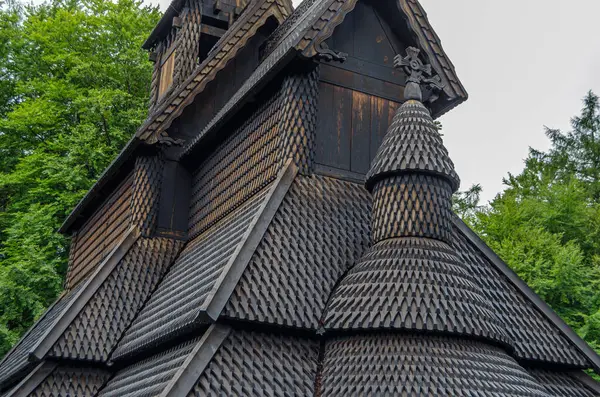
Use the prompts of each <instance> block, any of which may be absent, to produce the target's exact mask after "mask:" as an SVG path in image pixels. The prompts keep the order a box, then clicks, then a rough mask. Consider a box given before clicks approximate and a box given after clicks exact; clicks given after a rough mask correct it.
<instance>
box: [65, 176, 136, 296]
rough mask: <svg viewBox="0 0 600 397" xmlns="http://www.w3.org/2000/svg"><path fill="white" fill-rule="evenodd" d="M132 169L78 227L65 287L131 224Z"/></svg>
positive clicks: (95, 263) (102, 255)
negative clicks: (93, 212) (92, 213)
mask: <svg viewBox="0 0 600 397" xmlns="http://www.w3.org/2000/svg"><path fill="white" fill-rule="evenodd" d="M132 193H133V173H131V174H130V175H129V176H128V177H127V178H125V180H124V181H123V182H122V183H121V185H120V186H119V187H118V188H117V189H115V191H114V192H113V193H112V194H111V195H110V196H109V197H108V199H107V200H106V201H105V203H104V204H103V205H102V206H101V207H100V208H99V209H98V210H97V211H96V213H95V214H94V215H93V216H92V217H91V218H90V219H89V220H88V221H87V222H86V223H85V224H84V225H83V226H82V227H81V229H79V231H78V233H77V236H76V238H75V239H74V243H73V244H72V246H71V261H70V263H69V271H68V273H67V282H66V287H67V289H72V288H73V287H75V286H76V285H77V284H78V283H79V282H80V281H81V280H83V279H84V278H85V277H86V276H87V275H88V274H89V273H90V272H91V271H92V270H94V269H95V268H96V266H98V264H100V262H102V260H103V259H104V258H105V257H106V256H107V255H108V254H109V253H110V252H111V251H112V250H113V248H115V246H116V245H117V243H118V242H119V241H120V240H121V238H122V237H123V235H124V233H125V232H127V230H128V229H129V227H130V226H131V197H132Z"/></svg>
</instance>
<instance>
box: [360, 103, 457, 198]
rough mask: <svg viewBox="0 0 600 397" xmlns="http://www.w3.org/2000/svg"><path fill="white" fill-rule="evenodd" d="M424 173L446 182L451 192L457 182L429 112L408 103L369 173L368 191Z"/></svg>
mask: <svg viewBox="0 0 600 397" xmlns="http://www.w3.org/2000/svg"><path fill="white" fill-rule="evenodd" d="M408 173H424V174H432V175H437V176H440V177H442V178H445V179H446V180H447V181H448V182H449V183H450V185H451V186H452V189H453V190H457V189H458V186H459V184H460V179H459V177H458V175H457V174H456V171H455V170H454V163H453V162H452V160H450V156H449V155H448V150H447V149H446V147H444V144H443V142H442V137H441V136H440V134H439V132H438V131H437V128H436V125H435V123H434V121H433V119H432V118H431V114H430V113H429V110H427V108H426V107H425V106H424V105H423V103H421V102H419V101H417V100H408V101H406V102H405V103H404V104H403V105H402V106H400V108H399V110H398V111H397V112H396V115H395V116H394V121H393V122H392V125H391V126H390V128H389V130H388V133H387V135H386V136H385V138H384V140H383V143H382V144H381V147H380V149H379V151H378V152H377V155H376V157H375V159H374V160H373V164H372V165H371V169H370V171H369V173H368V174H367V187H368V188H369V189H372V188H373V186H374V184H375V183H377V181H380V180H381V179H383V178H386V177H387V176H390V175H401V174H408Z"/></svg>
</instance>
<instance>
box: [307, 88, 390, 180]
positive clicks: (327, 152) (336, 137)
mask: <svg viewBox="0 0 600 397" xmlns="http://www.w3.org/2000/svg"><path fill="white" fill-rule="evenodd" d="M320 93H321V97H320V99H319V109H320V110H319V118H318V126H317V139H316V150H315V162H316V164H317V165H321V166H323V167H325V168H327V169H330V170H331V171H332V172H335V171H336V170H339V171H349V172H350V173H353V174H360V175H364V174H366V173H367V172H368V171H369V167H370V164H371V161H372V160H373V158H374V157H375V154H376V153H377V149H378V148H379V146H380V145H381V142H382V140H383V137H384V136H385V134H386V132H387V130H388V127H389V125H390V124H391V122H392V120H393V118H394V113H395V111H396V109H397V108H398V106H399V104H398V103H397V102H394V101H390V100H388V99H384V98H381V97H377V96H375V95H369V94H365V93H362V92H359V91H356V90H352V89H349V88H345V87H340V86H336V85H333V84H329V83H326V82H321V83H320Z"/></svg>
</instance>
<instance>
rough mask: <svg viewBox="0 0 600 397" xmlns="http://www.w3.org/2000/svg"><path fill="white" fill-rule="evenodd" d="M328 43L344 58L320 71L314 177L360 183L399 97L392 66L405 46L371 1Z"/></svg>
mask: <svg viewBox="0 0 600 397" xmlns="http://www.w3.org/2000/svg"><path fill="white" fill-rule="evenodd" d="M327 43H328V45H329V46H330V47H331V48H332V49H333V50H335V51H342V52H344V53H346V54H348V57H347V60H346V61H345V62H343V63H339V62H331V63H323V64H322V67H321V76H320V79H321V83H320V98H319V107H320V111H319V116H318V126H317V139H316V153H315V160H316V165H317V167H316V168H317V172H321V173H325V174H330V175H337V176H342V177H348V178H350V179H354V180H362V179H363V178H364V175H365V174H366V173H367V172H368V170H369V167H370V164H371V161H372V160H373V158H374V157H375V154H376V153H377V149H378V148H379V146H380V144H381V142H382V140H383V137H384V136H385V134H386V132H387V129H388V127H389V125H390V124H391V122H392V119H393V117H394V113H395V111H396V109H397V108H398V106H399V103H400V102H401V101H402V98H403V95H404V85H405V76H404V73H403V72H402V71H401V70H398V69H395V68H394V66H393V63H394V56H395V55H396V54H399V53H403V51H404V48H405V45H404V43H402V42H401V40H399V39H398V36H397V35H396V34H395V33H394V32H393V30H392V29H391V27H390V26H389V25H388V24H387V23H386V21H385V18H383V16H382V15H380V14H379V13H378V12H377V10H376V8H375V7H373V4H372V3H371V2H359V3H357V5H356V8H355V10H354V11H353V12H352V13H350V14H349V15H347V16H346V19H345V20H344V22H343V23H342V24H341V25H340V26H339V27H338V28H336V30H335V32H334V34H333V36H332V37H331V38H330V39H328V41H327Z"/></svg>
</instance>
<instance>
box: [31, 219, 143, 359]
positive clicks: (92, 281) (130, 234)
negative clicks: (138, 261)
mask: <svg viewBox="0 0 600 397" xmlns="http://www.w3.org/2000/svg"><path fill="white" fill-rule="evenodd" d="M140 236H141V233H140V232H139V230H138V228H137V226H135V225H134V226H131V227H130V228H129V230H128V231H127V233H125V235H124V236H123V238H122V239H121V241H120V242H119V243H118V244H117V245H116V246H115V248H113V250H112V251H111V252H110V254H109V255H108V256H107V257H106V258H105V259H104V261H102V263H101V264H100V266H98V268H97V269H96V271H95V272H94V273H92V274H91V275H90V276H89V278H88V279H87V280H86V281H85V283H86V284H85V285H83V287H82V288H81V289H80V290H79V291H78V292H77V296H75V297H74V299H73V300H71V301H70V302H69V304H67V306H66V307H65V308H64V309H63V312H62V314H61V315H59V316H58V317H57V318H56V320H55V321H54V324H53V325H52V326H51V327H49V328H48V330H47V331H46V333H45V334H44V335H43V336H42V337H41V338H40V339H39V340H38V342H37V343H36V344H35V345H34V346H33V347H32V349H31V351H30V353H29V354H30V356H31V357H34V358H35V359H37V360H42V359H43V358H44V356H45V355H46V353H47V352H48V351H49V350H50V349H51V348H52V346H53V345H54V343H55V342H56V341H57V340H58V338H59V337H60V336H61V335H62V333H63V332H64V331H65V330H66V329H67V327H68V326H69V325H70V324H71V322H72V321H73V320H74V319H75V317H77V316H78V315H79V313H80V312H81V310H82V309H83V307H84V306H85V304H86V303H87V302H88V301H89V300H90V299H91V298H92V296H93V295H94V294H95V293H96V291H97V290H98V288H100V286H101V285H102V283H103V282H104V281H105V280H106V279H107V278H108V276H109V275H110V274H111V273H112V271H113V270H114V269H115V267H116V266H117V265H118V264H119V263H120V262H121V260H122V259H123V258H124V257H125V255H126V254H127V252H129V249H130V248H131V247H133V245H134V244H135V242H136V241H137V240H138V239H139V238H140ZM71 308H73V310H71ZM59 324H61V325H62V326H60V327H58V326H59ZM57 327H58V328H57Z"/></svg>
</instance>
